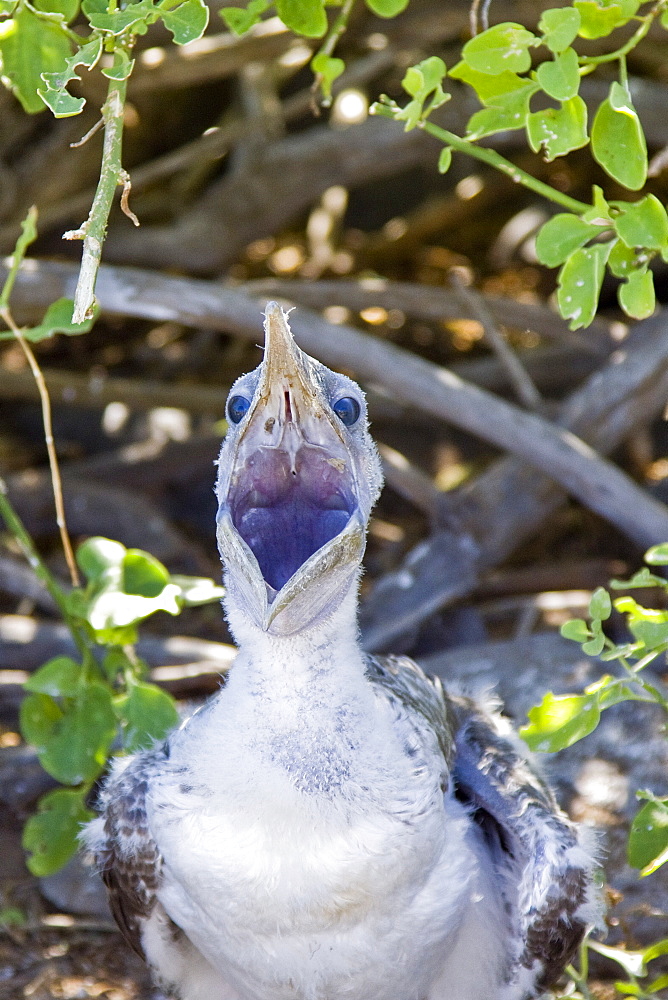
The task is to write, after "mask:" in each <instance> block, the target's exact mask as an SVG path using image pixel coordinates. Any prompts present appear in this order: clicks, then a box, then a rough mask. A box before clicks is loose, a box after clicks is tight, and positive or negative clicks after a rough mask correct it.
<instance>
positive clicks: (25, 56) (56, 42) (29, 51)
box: [0, 7, 71, 114]
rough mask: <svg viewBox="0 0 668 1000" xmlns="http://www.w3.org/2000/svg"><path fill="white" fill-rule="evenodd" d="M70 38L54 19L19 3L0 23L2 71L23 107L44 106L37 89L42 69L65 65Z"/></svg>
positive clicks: (57, 69) (35, 108) (58, 69)
mask: <svg viewBox="0 0 668 1000" xmlns="http://www.w3.org/2000/svg"><path fill="white" fill-rule="evenodd" d="M70 51H71V42H70V40H69V37H68V35H67V33H66V31H65V29H64V27H63V26H62V25H61V24H59V23H58V22H57V21H52V20H46V19H44V18H43V17H39V16H38V15H37V14H35V13H34V12H33V11H32V10H31V9H30V8H29V7H19V8H17V10H16V13H15V14H14V17H13V18H12V19H11V20H9V21H5V22H4V23H3V24H2V25H0V60H1V61H2V74H3V77H4V78H6V80H7V81H8V86H9V88H10V90H11V91H12V93H13V94H14V95H15V96H16V97H17V98H18V99H19V101H20V102H21V104H22V105H23V108H24V110H25V111H28V112H30V113H33V114H34V113H35V112H37V111H43V110H44V101H43V100H42V98H41V97H40V96H39V94H38V93H37V91H38V88H40V87H41V86H42V77H41V74H42V73H58V72H61V71H62V70H63V69H64V67H65V66H66V63H67V59H68V57H69V55H70Z"/></svg>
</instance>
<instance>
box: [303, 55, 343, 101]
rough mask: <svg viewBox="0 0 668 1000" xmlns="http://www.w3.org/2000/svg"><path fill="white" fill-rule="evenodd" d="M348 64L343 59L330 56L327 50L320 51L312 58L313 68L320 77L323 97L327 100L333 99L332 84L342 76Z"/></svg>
mask: <svg viewBox="0 0 668 1000" xmlns="http://www.w3.org/2000/svg"><path fill="white" fill-rule="evenodd" d="M345 68H346V64H345V63H344V61H343V59H337V58H336V57H335V56H329V55H327V53H326V52H318V54H317V55H315V56H314V57H313V59H311V69H312V70H313V72H314V73H317V74H318V76H319V77H320V81H321V87H322V93H323V97H324V98H325V100H326V101H329V100H331V97H332V84H333V83H334V81H335V80H336V79H338V77H340V76H341V74H342V73H343V71H344V69H345Z"/></svg>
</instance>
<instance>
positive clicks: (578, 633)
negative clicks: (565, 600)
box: [559, 618, 591, 643]
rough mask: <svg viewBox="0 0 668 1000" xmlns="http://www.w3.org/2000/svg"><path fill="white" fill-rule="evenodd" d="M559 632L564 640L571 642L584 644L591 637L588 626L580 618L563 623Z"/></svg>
mask: <svg viewBox="0 0 668 1000" xmlns="http://www.w3.org/2000/svg"><path fill="white" fill-rule="evenodd" d="M559 631H560V632H561V634H562V635H563V637H564V639H572V640H573V642H580V643H582V642H586V641H587V639H589V638H590V636H591V632H590V631H589V626H588V625H587V623H586V621H584V620H583V619H582V618H571V620H570V621H567V622H564V624H563V625H562V626H561V628H560V629H559Z"/></svg>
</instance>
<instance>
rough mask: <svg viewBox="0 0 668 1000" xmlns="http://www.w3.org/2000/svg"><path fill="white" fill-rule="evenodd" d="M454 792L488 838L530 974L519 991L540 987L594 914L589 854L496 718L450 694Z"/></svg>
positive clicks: (554, 975)
mask: <svg viewBox="0 0 668 1000" xmlns="http://www.w3.org/2000/svg"><path fill="white" fill-rule="evenodd" d="M451 705H452V710H453V714H454V717H455V720H456V728H455V757H454V767H453V777H454V781H455V788H456V793H457V795H458V797H459V798H460V799H462V800H463V801H464V802H467V803H468V804H470V806H471V809H472V814H473V818H474V819H475V820H476V821H477V822H478V823H479V824H480V826H481V827H482V829H483V831H484V832H485V833H486V834H487V835H488V837H490V841H489V842H490V849H491V850H492V852H493V854H494V858H495V862H496V863H497V865H498V864H499V861H501V865H500V867H499V871H500V872H501V873H502V876H503V875H504V874H505V880H506V884H507V885H508V887H509V888H508V889H507V890H506V894H507V899H508V901H509V903H511V910H512V911H514V914H515V922H516V924H517V926H518V930H519V936H518V943H519V949H518V953H517V955H516V961H517V963H518V966H519V967H520V968H522V969H524V970H527V971H526V973H525V976H524V978H525V979H528V978H529V976H528V973H529V971H531V972H532V973H533V987H532V990H531V991H530V992H528V993H527V996H535V995H537V994H539V993H541V992H543V991H544V990H546V989H548V988H549V987H550V986H551V985H553V984H554V982H555V981H556V980H557V979H558V977H559V975H560V974H561V972H562V971H563V969H564V966H565V965H566V964H567V963H568V962H569V961H570V959H571V958H572V957H573V955H574V953H575V952H576V950H577V948H578V946H579V944H580V942H581V941H582V938H583V936H584V934H585V932H586V930H587V926H588V925H589V924H591V923H593V922H594V921H595V920H596V918H597V902H596V899H595V893H594V888H593V881H592V868H593V864H594V863H593V859H592V857H591V853H590V852H589V851H588V850H587V848H586V847H585V846H583V845H582V844H581V842H580V839H579V837H578V829H577V827H576V826H575V825H574V824H573V823H571V822H570V820H568V818H567V817H566V816H565V815H564V814H563V813H562V812H561V810H560V809H559V807H558V805H557V803H556V801H555V799H554V796H553V795H552V793H551V791H550V790H549V788H548V787H547V786H546V785H545V784H544V782H543V781H542V780H541V779H540V777H539V776H538V775H537V773H536V772H535V770H534V769H533V768H532V767H531V765H530V764H529V763H528V761H527V758H526V757H525V756H524V755H523V753H522V752H521V751H520V750H518V748H517V747H516V745H515V743H514V741H513V740H512V739H510V738H508V736H507V735H505V733H504V732H503V728H504V727H503V720H501V719H500V717H498V716H494V715H492V714H490V713H487V712H484V711H482V710H481V709H480V707H479V706H477V705H476V704H475V702H473V701H471V700H469V699H465V698H452V699H451Z"/></svg>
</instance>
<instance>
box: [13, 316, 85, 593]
mask: <svg viewBox="0 0 668 1000" xmlns="http://www.w3.org/2000/svg"><path fill="white" fill-rule="evenodd" d="M0 316H1V317H2V319H3V320H4V322H5V323H6V324H7V326H8V327H9V329H10V330H11V331H12V333H13V334H14V336H15V337H16V339H17V340H18V342H19V344H20V345H21V350H22V351H23V353H24V354H25V356H26V359H27V361H28V364H29V365H30V368H31V371H32V373H33V377H34V379H35V382H36V383H37V388H38V390H39V397H40V401H41V404H42V422H43V424H44V440H45V442H46V450H47V453H48V456H49V468H50V469H51V482H52V484H53V499H54V502H55V505H56V524H57V525H58V531H59V532H60V540H61V542H62V544H63V550H64V552H65V559H66V560H67V568H68V569H69V571H70V578H71V580H72V586H73V587H78V586H79V571H78V570H77V564H76V560H75V558H74V552H73V550H72V542H71V541H70V536H69V532H68V530H67V521H66V519H65V505H64V503H63V484H62V481H61V478H60V468H59V465H58V456H57V454H56V446H55V443H54V440H53V423H52V420H51V400H50V399H49V391H48V389H47V387H46V383H45V381H44V376H43V375H42V372H41V370H40V367H39V364H38V363H37V358H36V357H35V355H34V354H33V351H32V349H31V347H30V345H29V344H28V342H27V340H26V339H25V337H24V336H23V334H22V333H21V331H20V330H19V328H18V326H17V325H16V323H15V322H14V318H13V316H12V314H11V312H10V311H9V309H8V308H5V309H1V310H0Z"/></svg>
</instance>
